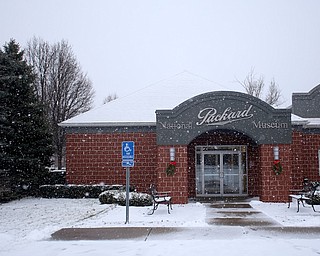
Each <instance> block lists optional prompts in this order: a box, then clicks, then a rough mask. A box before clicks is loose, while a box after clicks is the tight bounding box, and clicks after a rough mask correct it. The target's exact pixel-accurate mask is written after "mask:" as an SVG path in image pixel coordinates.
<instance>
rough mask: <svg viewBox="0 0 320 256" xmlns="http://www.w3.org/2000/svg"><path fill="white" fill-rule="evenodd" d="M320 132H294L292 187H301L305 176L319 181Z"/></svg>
mask: <svg viewBox="0 0 320 256" xmlns="http://www.w3.org/2000/svg"><path fill="white" fill-rule="evenodd" d="M319 149H320V134H306V133H303V132H300V131H294V132H293V133H292V188H294V189H299V188H301V186H302V180H303V178H305V177H306V178H308V179H309V180H310V181H319V180H320V177H319V159H318V150H319Z"/></svg>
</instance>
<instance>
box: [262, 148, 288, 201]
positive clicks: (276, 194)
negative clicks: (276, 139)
mask: <svg viewBox="0 0 320 256" xmlns="http://www.w3.org/2000/svg"><path fill="white" fill-rule="evenodd" d="M278 146H279V152H280V154H279V155H280V161H281V164H282V167H283V171H282V173H281V174H279V175H276V174H275V173H274V171H273V170H272V166H273V162H274V155H273V147H274V145H260V150H259V151H260V172H261V176H260V177H261V184H262V185H261V196H260V200H261V201H263V202H287V201H288V195H289V189H290V187H291V162H292V159H291V158H292V157H291V145H284V144H281V145H278Z"/></svg>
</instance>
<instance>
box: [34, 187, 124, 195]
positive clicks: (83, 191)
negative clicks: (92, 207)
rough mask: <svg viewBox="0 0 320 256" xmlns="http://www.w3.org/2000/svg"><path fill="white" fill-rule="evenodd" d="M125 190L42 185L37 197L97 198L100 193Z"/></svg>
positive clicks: (119, 188)
mask: <svg viewBox="0 0 320 256" xmlns="http://www.w3.org/2000/svg"><path fill="white" fill-rule="evenodd" d="M122 189H125V187H124V186H122V185H43V186H40V189H39V196H40V197H44V198H98V197H99V195H100V194H101V192H103V191H108V190H122Z"/></svg>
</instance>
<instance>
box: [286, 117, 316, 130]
mask: <svg viewBox="0 0 320 256" xmlns="http://www.w3.org/2000/svg"><path fill="white" fill-rule="evenodd" d="M291 123H292V124H293V125H303V126H304V127H306V128H319V127H320V118H303V117H300V116H297V115H294V114H291Z"/></svg>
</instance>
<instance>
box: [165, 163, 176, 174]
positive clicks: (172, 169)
mask: <svg viewBox="0 0 320 256" xmlns="http://www.w3.org/2000/svg"><path fill="white" fill-rule="evenodd" d="M176 166H177V162H175V161H170V163H169V165H168V167H167V169H166V173H167V176H173V175H174V173H175V171H176Z"/></svg>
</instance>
